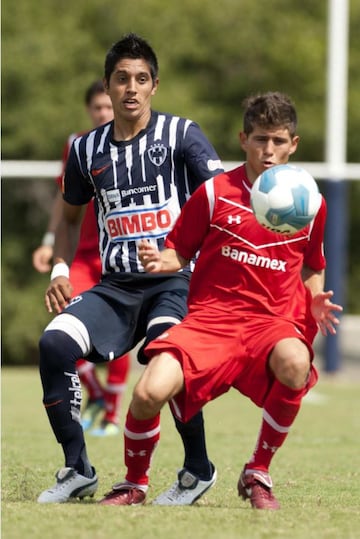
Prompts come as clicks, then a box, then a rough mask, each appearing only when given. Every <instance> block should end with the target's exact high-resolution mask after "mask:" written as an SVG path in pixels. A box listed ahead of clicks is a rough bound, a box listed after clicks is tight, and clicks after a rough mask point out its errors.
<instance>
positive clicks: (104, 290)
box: [38, 34, 223, 504]
mask: <svg viewBox="0 0 360 539" xmlns="http://www.w3.org/2000/svg"><path fill="white" fill-rule="evenodd" d="M158 82H159V79H158V62H157V58H156V55H155V53H154V51H153V50H152V48H151V47H150V46H149V44H148V43H147V42H146V41H144V40H143V39H142V38H140V37H139V36H137V35H135V34H129V35H126V36H125V37H124V38H123V39H121V40H120V41H119V42H117V43H115V44H114V45H113V46H112V48H111V49H110V50H109V52H108V53H107V55H106V59H105V76H104V85H105V89H106V92H107V93H108V95H109V96H110V98H111V102H112V105H113V110H114V120H113V121H111V122H108V123H107V124H105V125H104V126H101V127H99V128H97V129H95V130H93V131H91V132H90V133H88V134H85V135H83V136H82V137H79V138H77V139H76V140H75V141H74V143H73V145H72V148H71V152H70V155H69V159H68V162H67V166H66V171H65V176H64V185H63V197H64V211H63V216H62V221H61V223H60V225H59V227H58V230H57V235H56V241H55V252H54V261H55V265H54V267H53V270H52V274H51V283H50V286H49V287H48V289H47V291H46V297H45V302H46V306H47V308H48V310H49V311H50V312H51V311H52V310H53V309H54V310H55V311H56V312H58V313H59V314H58V316H56V317H55V318H54V320H53V321H52V322H50V324H49V325H48V326H47V327H46V329H45V331H44V333H43V335H42V337H41V339H40V375H41V380H42V385H43V391H44V397H43V402H44V406H45V408H46V411H47V414H48V418H49V421H50V424H51V427H52V429H53V432H54V435H55V437H56V439H57V441H58V442H59V443H60V444H61V445H62V448H63V452H64V456H65V467H64V468H62V469H61V470H59V471H58V473H57V474H56V479H57V482H56V484H55V485H54V486H53V487H51V488H50V489H47V490H45V491H44V492H43V493H42V494H41V495H40V496H39V498H38V501H39V502H40V503H54V502H66V501H68V500H69V499H71V498H74V497H80V498H81V497H84V496H86V495H93V494H94V492H95V491H96V488H97V476H96V473H95V470H94V468H93V467H92V465H91V464H90V461H89V459H88V456H87V452H86V447H85V440H84V434H83V430H82V428H81V425H80V422H79V421H80V405H81V392H80V390H79V388H80V381H79V379H78V376H77V374H76V362H77V360H78V358H80V357H86V358H87V359H89V360H90V361H94V362H97V361H111V360H112V359H113V358H114V357H117V356H119V355H122V354H124V353H126V352H128V351H129V350H131V349H132V348H133V347H134V346H135V345H136V344H137V343H140V342H141V341H142V339H143V338H144V337H145V343H147V342H149V341H151V340H152V339H153V338H155V337H156V336H158V335H160V334H161V333H162V332H163V331H165V330H166V329H167V328H169V327H171V326H172V325H174V324H178V323H179V322H180V321H181V320H182V318H183V317H184V316H185V314H186V312H187V302H186V299H187V293H188V286H189V279H190V275H191V272H190V270H189V268H186V269H184V271H182V272H180V273H178V274H169V275H165V276H163V275H161V276H157V275H155V276H154V275H148V274H146V273H145V272H144V269H143V267H142V265H141V263H140V261H139V259H138V253H137V242H138V240H139V239H141V238H147V239H149V240H150V241H151V242H152V243H153V244H154V245H158V247H159V248H162V246H163V244H164V240H165V237H166V235H167V233H168V232H169V231H170V230H171V228H172V227H173V225H174V223H175V221H176V219H177V217H178V215H179V213H180V209H181V207H182V206H183V205H184V204H185V202H186V200H188V199H189V197H190V195H191V193H192V192H193V191H195V189H196V188H197V187H198V186H199V185H200V184H201V183H202V182H203V181H205V180H207V179H208V178H210V177H212V176H213V175H214V174H218V173H219V172H221V171H222V170H223V168H222V165H221V162H220V160H219V157H218V155H217V154H216V152H215V150H214V148H213V147H212V145H211V144H210V143H209V141H208V140H207V138H206V137H205V135H204V134H203V133H202V131H201V130H200V128H199V126H198V125H197V124H196V123H194V122H192V121H191V120H188V119H185V118H180V117H178V116H174V115H171V114H166V113H160V112H156V111H154V110H152V108H151V102H152V97H153V96H154V95H155V93H156V90H157V87H158ZM94 196H95V207H96V211H97V222H98V226H99V247H100V254H101V260H102V279H101V282H100V283H99V284H98V285H96V286H94V287H93V288H92V289H91V290H88V291H86V292H85V293H83V294H82V295H81V297H79V298H75V299H74V300H73V301H70V300H71V297H72V292H71V284H70V281H69V278H68V277H69V270H68V263H69V261H70V260H71V259H72V253H73V252H74V249H75V245H76V241H74V238H76V236H77V231H78V227H79V223H80V221H81V214H82V206H83V205H86V204H88V202H89V201H90V200H91V199H92V198H93V197H94ZM139 354H140V358H141V357H142V359H141V361H143V362H144V361H145V360H146V358H145V356H144V355H143V353H142V349H140V351H139ZM175 423H176V426H177V429H178V430H179V432H180V435H181V437H182V441H183V444H184V450H185V462H184V468H185V467H186V469H187V470H188V472H189V474H190V473H191V477H192V482H191V483H190V482H189V483H188V489H187V503H188V504H191V503H192V502H193V501H194V499H196V498H198V497H199V496H201V495H202V493H203V492H205V491H206V490H207V489H208V488H209V487H211V486H212V485H213V484H214V482H215V479H216V470H215V467H214V465H213V464H212V463H211V462H210V461H209V459H208V456H207V452H206V444H205V434H204V427H203V418H202V413H201V412H199V413H198V414H197V415H196V416H194V418H192V420H191V422H189V423H188V424H186V423H183V422H179V421H177V419H176V420H175ZM149 431H150V433H151V439H152V440H153V439H154V437H155V438H156V437H158V436H159V432H160V425H159V422H158V421H157V420H156V421H155V422H154V423H153V425H151V426H149ZM129 435H131V436H133V437H134V438H137V433H136V432H135V431H134V432H132V433H130V434H129ZM147 436H148V433H145V438H146V437H147ZM134 456H135V455H134Z"/></svg>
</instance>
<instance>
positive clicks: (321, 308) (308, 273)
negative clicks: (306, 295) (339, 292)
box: [302, 266, 343, 335]
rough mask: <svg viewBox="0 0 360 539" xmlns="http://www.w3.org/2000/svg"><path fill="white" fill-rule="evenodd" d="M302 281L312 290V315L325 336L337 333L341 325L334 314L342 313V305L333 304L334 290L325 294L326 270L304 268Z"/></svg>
mask: <svg viewBox="0 0 360 539" xmlns="http://www.w3.org/2000/svg"><path fill="white" fill-rule="evenodd" d="M302 279H303V282H304V285H305V286H306V287H307V288H308V289H309V290H310V292H311V296H312V303H311V313H312V315H313V317H314V318H315V320H316V322H317V324H318V326H319V329H320V331H321V333H322V334H323V335H326V334H327V333H328V332H329V333H330V334H331V335H334V334H335V333H336V329H335V328H336V326H337V325H338V324H339V323H340V321H339V319H338V318H337V317H336V314H334V313H340V312H341V311H342V310H343V309H342V307H341V305H337V304H336V303H332V302H331V298H332V296H333V295H334V292H333V291H332V290H328V291H326V292H324V284H325V270H323V269H322V270H319V271H316V270H313V269H311V268H310V267H309V266H303V269H302Z"/></svg>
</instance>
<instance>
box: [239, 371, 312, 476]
mask: <svg viewBox="0 0 360 539" xmlns="http://www.w3.org/2000/svg"><path fill="white" fill-rule="evenodd" d="M307 391H308V387H307V386H306V387H304V388H302V389H291V388H290V387H287V386H285V385H283V384H281V383H280V382H279V381H277V380H275V381H274V384H273V386H272V388H271V390H270V392H269V394H268V396H267V398H266V400H265V403H264V408H263V420H262V424H261V428H260V432H259V437H258V440H257V443H256V447H255V451H254V453H253V455H252V457H251V459H250V461H249V462H248V464H247V465H246V467H245V468H246V469H256V470H262V471H264V472H267V471H268V469H269V466H270V462H271V460H272V458H273V456H274V454H275V452H276V450H277V449H279V447H281V446H282V444H283V443H284V441H285V439H286V437H287V435H288V433H289V430H290V427H291V425H292V424H293V422H294V420H295V418H296V416H297V414H298V411H299V409H300V405H301V400H302V398H303V396H304V395H305V394H306V393H307Z"/></svg>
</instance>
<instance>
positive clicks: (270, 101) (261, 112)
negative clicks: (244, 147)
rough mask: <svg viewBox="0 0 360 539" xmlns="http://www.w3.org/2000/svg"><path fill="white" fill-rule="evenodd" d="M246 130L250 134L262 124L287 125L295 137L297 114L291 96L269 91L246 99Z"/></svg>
mask: <svg viewBox="0 0 360 539" xmlns="http://www.w3.org/2000/svg"><path fill="white" fill-rule="evenodd" d="M244 109H245V112H244V132H245V133H246V134H247V135H249V134H250V133H251V132H252V131H253V130H254V128H255V126H260V127H264V128H266V129H268V128H269V127H285V128H287V129H288V130H289V133H290V136H291V137H294V136H295V134H296V127H297V114H296V110H295V106H294V104H293V102H292V101H291V99H290V97H289V96H287V95H286V94H282V93H280V92H267V93H265V94H258V95H253V96H250V97H248V98H247V99H245V101H244Z"/></svg>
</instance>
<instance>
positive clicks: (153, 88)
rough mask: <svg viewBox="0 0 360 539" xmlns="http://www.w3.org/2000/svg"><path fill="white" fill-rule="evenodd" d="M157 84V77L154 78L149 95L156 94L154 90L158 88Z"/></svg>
mask: <svg viewBox="0 0 360 539" xmlns="http://www.w3.org/2000/svg"><path fill="white" fill-rule="evenodd" d="M158 86H159V79H158V78H156V79H155V80H154V83H153V87H152V91H151V95H155V94H156V90H157V89H158Z"/></svg>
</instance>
